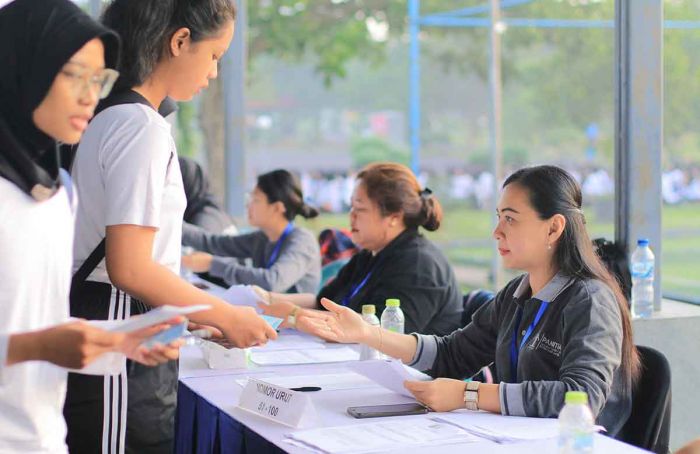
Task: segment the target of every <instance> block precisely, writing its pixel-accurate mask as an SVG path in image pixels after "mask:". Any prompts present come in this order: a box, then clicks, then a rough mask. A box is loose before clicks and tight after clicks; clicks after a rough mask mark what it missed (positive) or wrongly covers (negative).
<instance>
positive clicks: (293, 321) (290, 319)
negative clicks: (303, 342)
mask: <svg viewBox="0 0 700 454" xmlns="http://www.w3.org/2000/svg"><path fill="white" fill-rule="evenodd" d="M297 312H299V306H294V309H292V312H290V313H289V315H287V325H289V326H290V327H291V328H296V326H297Z"/></svg>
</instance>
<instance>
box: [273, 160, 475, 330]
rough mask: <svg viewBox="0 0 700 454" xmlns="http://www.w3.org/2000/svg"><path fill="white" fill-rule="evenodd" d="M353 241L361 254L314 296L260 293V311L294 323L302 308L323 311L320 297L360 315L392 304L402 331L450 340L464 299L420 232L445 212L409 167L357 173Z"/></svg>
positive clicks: (374, 166) (442, 260) (444, 260)
mask: <svg viewBox="0 0 700 454" xmlns="http://www.w3.org/2000/svg"><path fill="white" fill-rule="evenodd" d="M351 203H352V207H351V209H350V227H351V229H352V239H353V241H354V242H355V244H357V245H358V246H359V247H361V248H362V251H360V252H359V253H358V254H356V255H355V256H354V257H353V258H352V259H351V260H350V262H348V264H347V265H345V266H344V267H343V268H342V269H341V270H340V272H339V273H338V277H337V278H336V279H334V280H333V281H332V282H331V283H330V284H328V285H326V286H325V287H324V288H322V289H321V291H320V292H319V293H318V295H313V294H304V295H281V294H276V293H265V294H263V299H264V300H265V302H266V303H272V304H269V305H266V307H265V308H264V311H265V312H266V313H269V314H270V315H276V316H278V317H287V324H288V325H294V323H295V321H296V316H297V315H300V314H302V313H303V312H304V311H303V308H306V309H312V308H321V306H320V301H321V299H322V298H328V299H331V300H334V301H338V302H339V303H340V304H342V305H343V306H345V307H348V308H350V309H352V310H354V311H356V312H360V311H361V309H362V305H364V304H374V305H375V306H376V309H377V313H378V314H380V313H381V312H382V311H383V310H384V307H385V302H386V300H387V299H389V298H398V299H399V300H400V301H401V310H402V311H403V312H404V314H405V317H406V321H405V329H406V332H418V333H424V334H447V333H450V332H452V331H454V330H455V329H457V328H458V327H459V324H460V317H461V313H462V296H461V292H460V289H459V286H458V285H457V280H456V278H455V275H454V272H453V270H452V268H451V266H450V264H449V263H448V261H447V258H445V256H444V254H443V253H442V252H441V251H440V250H439V249H438V248H437V246H435V245H434V244H433V243H432V242H431V241H430V240H428V239H427V238H425V237H424V236H423V235H421V234H420V232H419V228H420V227H422V228H424V229H426V230H428V231H435V230H437V229H438V228H439V227H440V222H441V221H442V207H441V206H440V202H439V201H438V200H437V198H436V197H435V196H434V195H433V194H432V192H431V191H430V189H427V188H421V187H420V184H419V183H418V180H417V179H416V177H415V176H414V175H413V173H412V172H411V170H410V169H408V168H407V167H406V166H403V165H401V164H395V163H388V162H383V163H382V162H380V163H374V164H370V165H368V166H366V167H365V168H364V169H362V170H361V171H360V173H359V174H358V175H357V184H356V187H355V190H354V192H353V196H352V201H351Z"/></svg>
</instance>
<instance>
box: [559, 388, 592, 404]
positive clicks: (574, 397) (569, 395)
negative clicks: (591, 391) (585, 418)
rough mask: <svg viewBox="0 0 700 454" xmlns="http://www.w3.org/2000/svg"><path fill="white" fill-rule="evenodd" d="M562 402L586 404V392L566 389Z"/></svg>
mask: <svg viewBox="0 0 700 454" xmlns="http://www.w3.org/2000/svg"><path fill="white" fill-rule="evenodd" d="M564 402H565V403H567V404H587V403H588V394H586V393H585V392H583V391H567V392H566V396H565V397H564Z"/></svg>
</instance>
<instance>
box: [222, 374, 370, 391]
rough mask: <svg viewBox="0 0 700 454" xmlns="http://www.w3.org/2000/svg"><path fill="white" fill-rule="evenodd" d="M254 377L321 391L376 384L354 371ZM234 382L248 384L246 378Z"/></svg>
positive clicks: (274, 383) (283, 384) (287, 385)
mask: <svg viewBox="0 0 700 454" xmlns="http://www.w3.org/2000/svg"><path fill="white" fill-rule="evenodd" d="M255 378H256V379H258V380H262V381H264V382H267V383H270V384H273V385H276V386H281V387H282V388H287V389H290V388H308V387H318V388H321V391H337V390H340V389H359V388H371V387H374V386H376V384H375V383H374V382H373V381H371V380H369V379H367V378H365V377H363V376H362V375H359V374H356V373H354V372H338V373H332V374H314V375H282V376H280V375H279V374H276V375H270V376H262V377H255ZM236 383H238V384H239V385H241V386H244V387H245V385H246V384H248V378H247V377H246V378H241V379H238V380H236Z"/></svg>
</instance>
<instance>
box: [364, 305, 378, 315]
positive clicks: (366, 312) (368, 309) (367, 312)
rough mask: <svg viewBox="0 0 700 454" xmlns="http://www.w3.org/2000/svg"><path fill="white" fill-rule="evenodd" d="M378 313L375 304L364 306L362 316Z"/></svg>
mask: <svg viewBox="0 0 700 454" xmlns="http://www.w3.org/2000/svg"><path fill="white" fill-rule="evenodd" d="M376 313H377V308H376V307H374V304H363V305H362V315H370V314H376Z"/></svg>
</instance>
